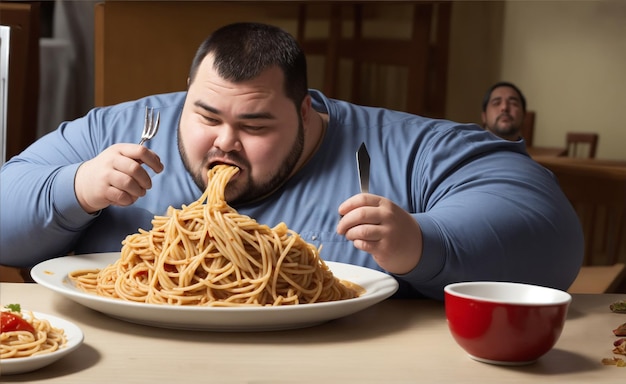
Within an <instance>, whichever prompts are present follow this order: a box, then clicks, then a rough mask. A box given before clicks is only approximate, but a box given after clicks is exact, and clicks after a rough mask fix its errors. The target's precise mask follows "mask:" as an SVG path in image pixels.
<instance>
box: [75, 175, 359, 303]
mask: <svg viewBox="0 0 626 384" xmlns="http://www.w3.org/2000/svg"><path fill="white" fill-rule="evenodd" d="M238 171H239V170H238V168H237V167H233V166H227V165H218V166H216V167H214V168H212V169H211V170H210V171H209V173H208V184H207V188H206V190H205V192H204V194H203V195H202V196H201V197H200V198H199V199H198V200H197V201H195V202H193V203H191V204H189V205H188V206H184V205H183V207H182V208H181V209H174V208H172V207H170V208H169V209H168V212H167V215H166V216H155V217H154V219H153V221H152V225H153V228H152V230H150V231H146V230H143V229H140V230H139V232H138V233H135V234H132V235H129V236H127V237H126V239H125V240H124V241H123V242H122V245H123V246H122V251H121V257H120V259H118V260H117V261H116V262H115V263H113V264H111V265H109V266H107V267H105V268H103V269H102V270H80V271H74V272H72V273H70V275H69V277H70V279H71V280H72V281H73V282H74V284H75V285H76V286H78V287H79V288H81V289H83V290H85V291H87V292H92V293H95V294H98V295H102V296H107V297H112V298H119V299H123V300H128V301H134V302H145V303H155V304H174V305H207V306H232V305H288V304H304V303H314V302H323V301H335V300H343V299H349V298H354V297H356V296H358V295H359V294H360V293H362V288H360V287H358V286H357V285H355V284H351V283H349V282H342V281H340V280H338V279H337V278H336V277H335V276H333V274H332V272H331V271H330V269H329V268H328V267H327V265H326V264H325V263H324V261H323V260H322V259H321V258H320V256H319V249H318V248H316V247H315V246H313V245H312V244H309V243H307V242H306V241H304V240H303V239H302V238H301V237H300V236H299V235H298V234H297V233H296V232H294V231H292V230H290V229H288V228H287V226H286V225H285V224H284V223H280V224H278V225H277V226H276V227H274V228H270V227H269V226H267V225H261V224H259V223H257V222H256V221H255V220H253V219H252V218H250V217H248V216H245V215H241V214H239V213H238V212H237V211H236V210H235V209H234V208H232V207H230V206H229V205H228V204H227V203H226V201H225V198H224V193H225V192H224V191H225V188H226V185H227V184H228V182H229V181H230V179H231V178H232V177H233V176H234V175H235V174H236V173H237V172H238Z"/></svg>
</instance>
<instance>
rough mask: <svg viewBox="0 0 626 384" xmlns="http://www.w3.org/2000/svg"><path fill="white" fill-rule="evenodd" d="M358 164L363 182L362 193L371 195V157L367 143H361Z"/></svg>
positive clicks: (357, 157) (357, 156) (357, 153)
mask: <svg viewBox="0 0 626 384" xmlns="http://www.w3.org/2000/svg"><path fill="white" fill-rule="evenodd" d="M356 163H357V167H358V170H359V180H360V182H361V193H369V185H370V155H369V153H367V148H366V147H365V143H361V146H360V147H359V150H358V151H357V152H356Z"/></svg>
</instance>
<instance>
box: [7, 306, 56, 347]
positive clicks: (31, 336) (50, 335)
mask: <svg viewBox="0 0 626 384" xmlns="http://www.w3.org/2000/svg"><path fill="white" fill-rule="evenodd" d="M65 344H67V338H66V337H65V332H64V331H63V330H62V329H59V328H54V327H53V326H51V325H50V322H49V321H48V320H45V319H38V318H36V317H35V316H34V315H33V313H32V312H30V311H26V316H24V314H23V313H22V312H21V311H20V310H19V309H18V310H17V311H8V310H7V311H5V310H3V311H2V329H1V332H0V359H9V358H17V357H29V356H36V355H42V354H44V353H51V352H54V351H56V350H58V349H59V348H61V347H63V346H65Z"/></svg>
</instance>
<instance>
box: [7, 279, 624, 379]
mask: <svg viewBox="0 0 626 384" xmlns="http://www.w3.org/2000/svg"><path fill="white" fill-rule="evenodd" d="M622 299H626V295H619V294H604V295H581V294H575V295H573V300H572V304H571V306H570V309H569V312H568V319H567V322H566V324H565V328H564V330H563V333H562V335H561V338H560V339H559V341H558V343H557V345H556V346H555V348H554V349H553V350H551V351H550V352H548V353H547V354H546V355H544V356H543V357H541V358H540V359H539V360H538V361H537V362H535V363H534V364H531V365H526V366H517V367H511V366H497V365H490V364H485V363H480V362H477V361H474V360H472V359H470V358H469V357H468V356H467V355H466V354H465V353H464V351H463V350H461V348H460V347H459V346H458V345H457V344H456V343H455V342H454V340H453V338H452V336H451V335H450V333H449V332H448V327H447V324H446V319H445V310H444V304H443V303H442V302H436V301H430V300H386V301H384V302H382V303H379V304H377V305H375V306H373V307H371V308H368V309H366V310H363V311H361V312H358V313H356V314H354V315H351V316H348V317H345V318H342V319H338V320H334V321H331V322H328V323H325V324H321V325H318V326H314V327H310V328H304V329H299V330H288V331H273V332H250V333H246V332H233V333H219V332H197V331H182V330H169V329H161V328H154V327H148V326H141V325H136V324H132V323H127V322H124V321H121V320H117V319H114V318H111V317H108V316H106V315H103V314H101V313H99V312H96V311H94V310H91V309H89V308H86V307H84V306H82V305H80V304H77V303H75V302H73V301H72V300H70V299H68V298H65V297H63V296H61V295H59V294H57V293H54V292H52V291H50V290H48V289H47V288H45V287H43V286H39V285H38V284H24V283H22V284H20V283H1V284H0V303H2V305H5V304H7V303H15V302H19V303H21V304H22V307H23V308H27V309H31V310H34V311H37V312H43V313H48V314H52V315H56V316H61V317H63V318H65V319H67V320H69V321H72V322H74V323H76V324H77V325H78V326H79V327H81V329H82V330H83V332H84V333H85V342H84V344H83V345H82V346H81V347H80V348H79V349H78V350H76V351H74V352H72V353H71V354H69V355H68V356H66V357H64V358H62V359H61V360H59V361H57V362H56V363H54V364H52V365H49V366H47V367H45V368H42V369H41V370H38V371H35V372H31V373H25V374H20V375H9V376H3V377H2V382H3V383H18V382H29V383H43V382H45V383H47V384H53V383H63V384H71V383H80V384H84V383H114V382H115V381H114V380H118V381H119V382H122V383H125V384H126V383H151V382H216V383H305V384H307V383H320V382H325V383H338V382H340V383H361V384H362V383H366V384H367V383H390V384H394V383H417V382H425V383H435V382H436V383H481V384H483V383H526V382H530V381H532V380H536V381H538V382H540V383H551V382H559V383H561V382H564V383H592V382H601V383H621V384H624V383H625V382H626V367H624V368H620V367H616V366H604V365H602V363H601V360H602V358H607V357H608V358H610V357H613V356H616V355H613V353H612V352H611V351H612V349H613V342H614V341H615V339H616V337H615V336H614V335H613V333H612V330H613V329H614V328H616V327H617V326H618V325H619V324H622V323H624V322H626V315H624V314H618V313H613V312H611V311H610V310H609V304H610V303H612V302H614V301H616V300H622ZM622 357H624V358H626V356H622Z"/></svg>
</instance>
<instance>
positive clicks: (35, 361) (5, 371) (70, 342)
mask: <svg viewBox="0 0 626 384" xmlns="http://www.w3.org/2000/svg"><path fill="white" fill-rule="evenodd" d="M22 312H24V310H23V309H22ZM33 316H35V317H36V318H38V319H42V320H48V321H49V322H50V325H52V326H53V327H55V328H61V329H63V331H65V336H66V337H67V344H65V346H64V347H61V348H59V349H58V350H56V351H54V352H51V353H46V354H43V355H37V356H29V357H15V358H9V359H0V375H3V376H4V375H15V374H18V373H25V372H30V371H34V370H37V369H40V368H43V367H45V366H47V365H50V364H52V363H54V362H55V361H57V360H59V359H60V358H62V357H64V356H65V355H67V354H69V353H70V352H72V351H74V350H75V349H76V348H78V347H79V346H80V345H81V344H82V343H83V339H84V335H83V332H82V331H81V330H80V328H78V326H77V325H76V324H74V323H72V322H69V321H67V320H64V319H61V318H59V317H56V316H52V315H47V314H45V313H39V312H34V311H33Z"/></svg>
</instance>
